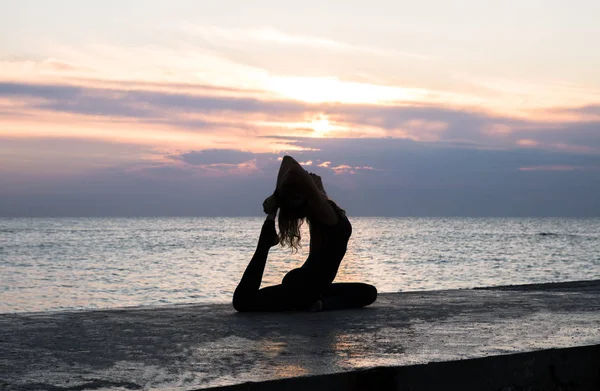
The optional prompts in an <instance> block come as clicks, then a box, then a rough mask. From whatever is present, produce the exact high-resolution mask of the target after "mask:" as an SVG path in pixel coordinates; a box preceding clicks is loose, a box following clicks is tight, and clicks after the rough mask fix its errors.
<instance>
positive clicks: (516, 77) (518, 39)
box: [0, 0, 600, 217]
mask: <svg viewBox="0 0 600 391" xmlns="http://www.w3.org/2000/svg"><path fill="white" fill-rule="evenodd" d="M599 16H600V3H599V2H597V1H583V0H579V1H577V0H575V1H570V2H567V1H555V0H547V1H531V0H519V1H516V0H504V1H487V2H481V1H466V0H456V1H452V2H449V1H445V0H422V1H419V2H414V1H410V2H409V1H391V0H389V1H388V0H371V1H368V2H367V1H353V0H346V1H334V0H330V1H327V2H323V1H314V0H305V1H303V2H289V1H281V0H278V1H271V0H257V1H252V2H243V1H230V0H219V1H211V0H203V1H192V0H189V1H188V0H171V1H157V0H119V1H116V0H115V1H113V0H104V1H95V0H90V1H85V2H83V1H78V0H57V1H53V2H49V1H45V0H38V1H35V0H12V1H11V0H5V1H0V216H259V215H261V214H262V207H261V204H262V200H263V199H264V198H265V197H266V196H268V195H269V194H270V193H271V192H272V191H273V189H274V185H275V179H276V175H277V170H278V167H279V163H280V159H281V158H282V157H283V156H284V155H286V154H287V155H291V156H293V157H294V158H296V159H297V160H298V161H299V162H301V163H302V164H303V165H304V167H305V168H306V169H307V170H309V171H311V172H315V173H317V174H319V175H321V176H322V178H323V182H324V184H325V188H326V190H327V192H328V193H329V195H330V196H331V198H333V199H334V200H336V201H337V202H338V203H339V204H340V205H341V206H342V207H344V208H345V209H346V210H347V211H348V213H349V215H356V216H427V217H429V216H442V217H445V216H534V217H537V216H574V217H586V216H595V217H598V216H600V72H598V69H600V51H599V50H596V48H595V46H596V43H597V42H600V24H599V23H597V20H598V17H599Z"/></svg>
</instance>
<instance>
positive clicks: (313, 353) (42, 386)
mask: <svg viewBox="0 0 600 391" xmlns="http://www.w3.org/2000/svg"><path fill="white" fill-rule="evenodd" d="M433 379H437V380H435V381H437V382H438V383H431V382H432V381H433ZM469 379H471V380H470V381H467V380H469ZM428 382H429V383H428ZM374 384H375V385H378V386H377V387H375V388H372V389H382V390H383V389H390V390H392V389H393V390H395V389H415V390H416V389H428V388H430V387H436V386H435V385H436V384H437V388H446V386H450V385H455V386H456V387H460V388H461V389H470V388H469V387H468V385H469V384H472V385H474V386H473V387H474V388H472V389H490V390H501V389H506V390H518V389H523V390H525V389H529V390H532V389H556V390H558V389H561V390H567V389H578V390H583V389H590V390H592V389H600V281H581V282H570V283H557V284H541V285H524V286H510V287H496V288H484V289H472V290H447V291H431V292H412V293H388V294H381V295H380V297H379V298H378V300H377V302H376V303H375V304H374V305H373V306H372V307H369V308H365V309H361V310H348V311H336V312H321V313H279V314H266V313H255V314H238V313H235V312H234V311H233V309H232V308H231V306H230V305H198V304H189V305H177V306H164V307H154V308H124V309H111V310H100V311H75V312H50V313H27V314H1V315H0V390H27V391H32V390H73V391H75V390H87V389H94V390H137V389H142V390H197V389H204V388H210V387H228V388H231V389H240V390H241V389H244V390H246V389H248V390H249V389H251V390H259V389H269V390H271V389H272V390H275V389H307V388H308V389H311V390H312V391H316V390H318V389H364V388H365V387H367V386H368V387H367V388H369V387H370V385H374ZM528 387H529V388H528ZM550 387H552V388H550ZM594 387H597V388H594Z"/></svg>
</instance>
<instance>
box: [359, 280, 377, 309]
mask: <svg viewBox="0 0 600 391" xmlns="http://www.w3.org/2000/svg"><path fill="white" fill-rule="evenodd" d="M362 291H363V292H362V294H361V298H362V301H363V305H364V306H367V305H370V304H373V303H374V302H375V300H377V288H375V287H374V286H373V285H369V284H363V287H362Z"/></svg>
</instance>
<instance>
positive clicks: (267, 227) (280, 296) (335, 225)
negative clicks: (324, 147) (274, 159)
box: [233, 156, 377, 312]
mask: <svg viewBox="0 0 600 391" xmlns="http://www.w3.org/2000/svg"><path fill="white" fill-rule="evenodd" d="M263 209H264V211H265V213H266V214H267V218H266V220H265V222H264V223H263V226H262V229H261V233H260V237H259V240H258V245H257V247H256V251H255V253H254V256H253V257H252V259H251V260H250V263H249V264H248V266H247V267H246V271H245V272H244V274H243V276H242V279H241V281H240V283H239V285H238V287H237V288H236V290H235V292H234V294H233V307H234V308H235V309H236V310H237V311H240V312H247V311H288V310H310V311H321V310H333V309H343V308H359V307H364V306H367V305H369V304H371V303H373V302H374V301H375V299H376V298H377V289H376V288H375V287H374V286H372V285H368V284H363V283H333V280H334V278H335V276H336V274H337V271H338V268H339V266H340V263H341V261H342V259H343V258H344V255H345V254H346V248H347V245H348V240H349V239H350V235H351V234H352V226H351V225H350V222H349V221H348V218H347V217H346V213H345V212H344V210H342V209H341V208H340V207H339V206H337V205H336V204H335V203H334V202H333V201H331V200H330V199H329V198H328V197H327V193H326V192H325V189H324V188H323V183H322V182H321V178H320V177H319V176H318V175H315V174H309V173H308V172H306V171H305V170H304V169H303V168H302V167H301V166H300V164H298V162H296V161H295V160H294V159H293V158H292V157H290V156H285V157H284V158H283V161H282V162H281V167H280V169H279V174H278V175H277V186H276V189H275V192H274V193H273V195H271V196H269V197H268V198H267V199H266V200H265V201H264V202H263ZM278 209H279V237H278V236H277V232H276V231H275V216H276V215H277V210H278ZM304 220H307V221H308V224H309V229H310V251H309V255H308V259H307V260H306V262H305V263H304V264H303V265H302V267H300V268H298V269H294V270H292V271H290V272H289V273H287V274H286V275H285V277H284V278H283V281H282V283H281V284H280V285H275V286H269V287H266V288H263V289H259V288H260V284H261V280H262V276H263V272H264V270H265V264H266V262H267V255H268V253H269V249H270V248H271V247H272V246H275V245H277V244H278V243H280V244H281V245H283V246H289V247H291V248H292V250H293V251H297V249H298V247H299V245H300V239H301V235H300V226H301V225H302V223H303V222H304Z"/></svg>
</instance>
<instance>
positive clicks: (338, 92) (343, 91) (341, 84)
mask: <svg viewBox="0 0 600 391" xmlns="http://www.w3.org/2000/svg"><path fill="white" fill-rule="evenodd" d="M265 87H266V88H267V89H269V90H271V91H273V92H276V93H278V94H281V95H282V96H284V97H286V98H290V99H296V100H301V101H304V102H308V103H324V102H337V103H384V102H401V101H418V100H425V98H426V96H427V95H428V93H429V92H428V91H427V90H423V89H416V88H403V87H389V86H379V85H374V84H367V83H357V82H349V81H341V80H338V79H337V78H326V77H277V76H275V77H271V78H269V79H268V81H267V85H266V86H265Z"/></svg>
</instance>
